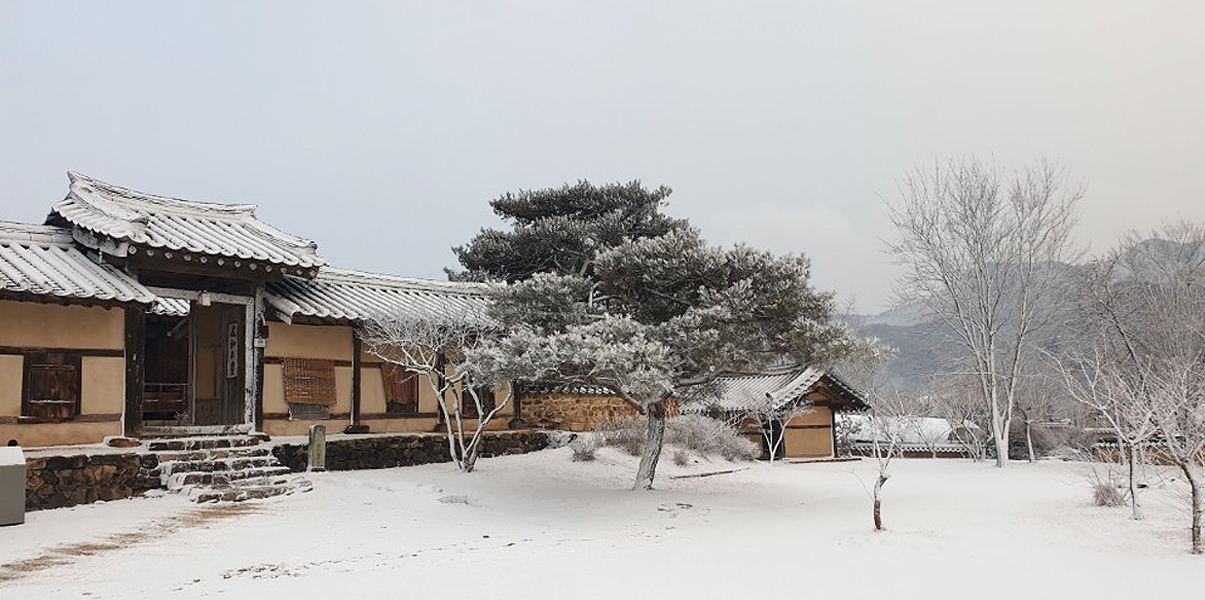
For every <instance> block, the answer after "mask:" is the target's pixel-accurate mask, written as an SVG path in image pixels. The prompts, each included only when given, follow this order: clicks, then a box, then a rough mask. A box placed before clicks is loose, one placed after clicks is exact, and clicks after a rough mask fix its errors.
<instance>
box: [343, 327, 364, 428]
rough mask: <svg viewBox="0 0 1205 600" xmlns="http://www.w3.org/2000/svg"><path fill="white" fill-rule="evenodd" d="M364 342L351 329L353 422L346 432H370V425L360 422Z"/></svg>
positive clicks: (356, 332)
mask: <svg viewBox="0 0 1205 600" xmlns="http://www.w3.org/2000/svg"><path fill="white" fill-rule="evenodd" d="M362 349H363V344H362V342H361V341H360V332H359V331H357V330H356V329H354V328H353V329H352V330H351V423H350V424H349V425H348V426H347V429H346V430H344V432H345V433H368V426H367V425H364V424H363V423H361V422H360V398H361V396H360V354H361V353H362Z"/></svg>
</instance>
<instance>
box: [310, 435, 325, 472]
mask: <svg viewBox="0 0 1205 600" xmlns="http://www.w3.org/2000/svg"><path fill="white" fill-rule="evenodd" d="M309 455H310V468H309V470H310V471H325V470H326V426H325V425H311V426H310V451H309Z"/></svg>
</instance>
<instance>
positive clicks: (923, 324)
mask: <svg viewBox="0 0 1205 600" xmlns="http://www.w3.org/2000/svg"><path fill="white" fill-rule="evenodd" d="M1203 253H1205V248H1188V247H1187V246H1186V245H1185V244H1181V243H1178V242H1174V241H1170V240H1165V239H1159V238H1149V239H1146V240H1143V241H1141V242H1138V243H1137V244H1134V245H1133V246H1132V247H1130V248H1129V249H1128V250H1127V251H1126V253H1125V254H1124V255H1123V257H1122V264H1121V265H1119V276H1122V277H1125V276H1127V275H1129V274H1130V271H1129V269H1135V268H1136V269H1157V268H1158V267H1157V266H1155V265H1157V264H1161V263H1162V264H1166V262H1167V261H1168V259H1171V260H1172V261H1176V260H1181V261H1182V260H1186V259H1192V260H1205V257H1202V256H1198V255H1200V254H1203ZM1188 255H1192V256H1188ZM1050 267H1051V268H1053V269H1055V270H1056V272H1057V273H1058V276H1059V277H1060V278H1062V279H1064V281H1066V282H1067V283H1071V278H1072V277H1074V276H1075V274H1076V273H1077V272H1079V271H1080V269H1081V266H1079V265H1072V264H1066V263H1053V264H1051V265H1050ZM845 319H846V321H847V322H849V323H850V324H851V325H853V326H855V327H858V328H860V329H861V330H862V333H863V335H867V336H871V337H875V338H878V339H879V341H881V342H883V343H884V344H887V345H889V346H891V347H892V348H895V350H896V352H897V357H896V359H895V360H894V361H892V362H891V363H890V364H888V365H886V366H885V367H884V372H885V374H886V376H887V382H888V384H889V385H891V386H893V387H896V388H897V389H899V390H901V391H909V390H917V389H921V388H922V387H923V386H924V385H925V384H926V383H927V382H928V381H929V380H930V379H931V378H932V377H933V376H934V375H939V374H943V373H947V372H949V363H950V360H949V359H950V356H949V355H950V353H949V352H947V351H946V350H947V349H952V348H950V345H949V343H948V335H945V334H946V333H948V332H944V331H943V328H944V325H942V324H941V323H939V322H938V321H937V320H936V319H934V318H932V317H931V315H928V314H926V310H925V308H924V307H923V306H921V305H920V304H903V305H899V306H894V307H892V308H889V309H887V310H885V311H883V312H881V313H878V314H873V315H863V314H853V315H849V316H847V317H846V318H845Z"/></svg>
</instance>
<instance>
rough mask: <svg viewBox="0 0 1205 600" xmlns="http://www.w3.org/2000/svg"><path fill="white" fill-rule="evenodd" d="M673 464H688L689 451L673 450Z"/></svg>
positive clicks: (683, 465) (681, 465) (682, 465)
mask: <svg viewBox="0 0 1205 600" xmlns="http://www.w3.org/2000/svg"><path fill="white" fill-rule="evenodd" d="M674 464H675V465H677V466H679V467H685V466H686V465H689V464H690V453H689V452H687V451H685V450H675V451H674Z"/></svg>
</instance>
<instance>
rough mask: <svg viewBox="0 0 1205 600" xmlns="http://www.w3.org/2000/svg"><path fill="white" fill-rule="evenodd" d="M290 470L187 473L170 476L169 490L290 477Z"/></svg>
mask: <svg viewBox="0 0 1205 600" xmlns="http://www.w3.org/2000/svg"><path fill="white" fill-rule="evenodd" d="M289 473H290V470H289V468H288V467H285V466H275V467H262V468H256V469H243V470H241V471H220V472H211V473H204V472H195V471H194V472H185V473H176V474H174V475H170V476H168V478H167V482H166V483H167V489H168V490H171V491H176V490H180V489H183V488H186V487H189V486H214V487H217V486H222V485H228V484H230V483H233V482H235V481H239V480H244V479H259V478H263V477H277V476H281V475H288V474H289Z"/></svg>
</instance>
